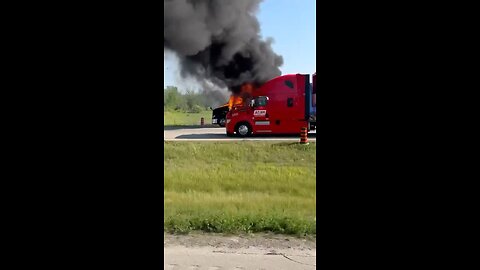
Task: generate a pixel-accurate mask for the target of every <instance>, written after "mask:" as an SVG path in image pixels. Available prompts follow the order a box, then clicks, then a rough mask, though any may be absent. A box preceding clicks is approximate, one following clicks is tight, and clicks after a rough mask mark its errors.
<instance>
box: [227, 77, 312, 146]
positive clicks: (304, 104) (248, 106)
mask: <svg viewBox="0 0 480 270" xmlns="http://www.w3.org/2000/svg"><path fill="white" fill-rule="evenodd" d="M312 81H313V83H310V75H307V74H289V75H283V76H280V77H277V78H274V79H272V80H270V81H268V82H266V83H265V84H263V85H262V86H261V87H259V88H256V89H255V90H253V91H252V98H251V99H250V100H246V101H245V102H244V103H243V104H241V105H235V106H234V107H233V108H232V109H231V110H230V111H229V112H228V113H227V115H226V130H227V135H228V136H234V135H237V136H241V137H245V136H250V135H255V134H299V133H300V130H301V128H304V127H305V128H307V129H308V130H314V129H315V128H316V100H315V98H316V85H315V84H316V73H315V74H313V76H312Z"/></svg>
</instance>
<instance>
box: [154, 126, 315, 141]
mask: <svg viewBox="0 0 480 270" xmlns="http://www.w3.org/2000/svg"><path fill="white" fill-rule="evenodd" d="M316 136H317V134H316V132H315V131H312V132H310V133H308V141H310V142H316ZM163 137H164V140H166V141H242V140H247V141H300V137H299V136H274V135H273V136H267V135H262V136H253V137H247V138H239V137H227V135H226V133H225V128H172V129H165V130H164V131H163Z"/></svg>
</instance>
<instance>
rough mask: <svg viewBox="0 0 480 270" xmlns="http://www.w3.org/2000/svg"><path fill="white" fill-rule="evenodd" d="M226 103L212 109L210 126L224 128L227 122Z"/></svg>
mask: <svg viewBox="0 0 480 270" xmlns="http://www.w3.org/2000/svg"><path fill="white" fill-rule="evenodd" d="M228 110H229V109H228V103H227V104H224V105H222V106H220V107H218V108H215V109H212V124H217V125H219V126H221V127H225V125H226V122H227V113H228Z"/></svg>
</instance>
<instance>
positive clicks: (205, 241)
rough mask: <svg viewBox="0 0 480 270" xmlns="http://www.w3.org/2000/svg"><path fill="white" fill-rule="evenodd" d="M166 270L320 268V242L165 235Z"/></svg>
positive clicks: (276, 237)
mask: <svg viewBox="0 0 480 270" xmlns="http://www.w3.org/2000/svg"><path fill="white" fill-rule="evenodd" d="M164 268H165V269H171V270H177V269H196V270H201V269H216V270H223V269H235V270H240V269H264V270H266V269H275V270H282V269H288V270H296V269H316V242H315V238H303V239H299V238H295V237H291V236H281V235H273V234H256V235H235V236H228V235H220V234H207V233H192V234H188V235H171V234H167V233H164Z"/></svg>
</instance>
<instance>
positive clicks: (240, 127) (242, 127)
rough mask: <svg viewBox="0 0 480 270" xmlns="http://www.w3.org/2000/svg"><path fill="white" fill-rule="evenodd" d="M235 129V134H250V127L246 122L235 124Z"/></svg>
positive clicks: (243, 135) (242, 135) (241, 135)
mask: <svg viewBox="0 0 480 270" xmlns="http://www.w3.org/2000/svg"><path fill="white" fill-rule="evenodd" d="M235 131H236V132H237V135H238V136H240V137H246V136H249V135H250V134H252V128H251V127H250V125H249V124H248V123H245V122H244V123H239V124H237V127H236V128H235Z"/></svg>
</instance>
